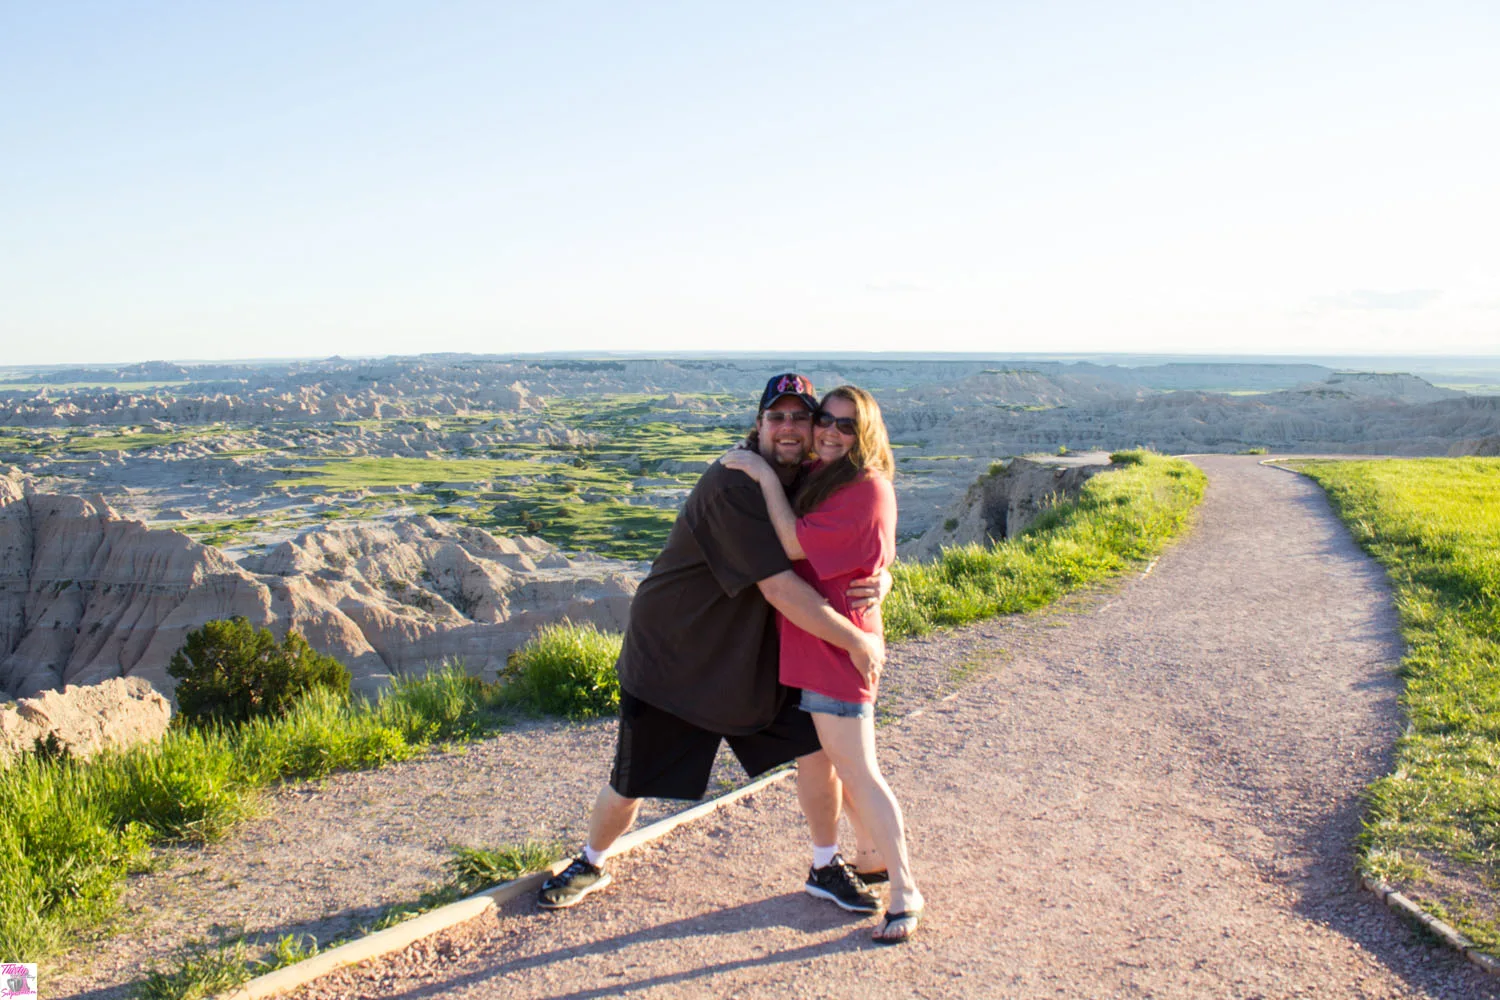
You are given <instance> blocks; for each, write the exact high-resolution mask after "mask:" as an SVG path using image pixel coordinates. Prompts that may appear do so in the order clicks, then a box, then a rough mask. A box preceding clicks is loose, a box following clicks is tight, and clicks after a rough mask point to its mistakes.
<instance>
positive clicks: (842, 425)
mask: <svg viewBox="0 0 1500 1000" xmlns="http://www.w3.org/2000/svg"><path fill="white" fill-rule="evenodd" d="M813 423H815V424H817V425H818V426H819V427H837V428H838V429H839V433H840V434H847V435H849V436H850V437H853V436H854V432H855V431H856V430H858V429H859V427H858V425H857V424H855V422H854V418H853V417H835V416H834V415H833V414H832V413H829V412H828V411H827V410H819V411H818V412H817V414H816V415H815V416H814V417H813Z"/></svg>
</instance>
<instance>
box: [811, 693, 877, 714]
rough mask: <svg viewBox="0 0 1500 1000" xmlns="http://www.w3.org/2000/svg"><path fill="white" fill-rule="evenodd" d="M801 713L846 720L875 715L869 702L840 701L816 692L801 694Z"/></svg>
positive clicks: (873, 705)
mask: <svg viewBox="0 0 1500 1000" xmlns="http://www.w3.org/2000/svg"><path fill="white" fill-rule="evenodd" d="M802 711H804V712H821V713H823V714H824V715H838V716H842V717H843V718H846V719H868V718H871V717H873V716H874V715H875V703H874V702H871V701H840V700H839V699H837V698H830V697H828V696H827V695H826V694H818V692H816V691H807V690H804V691H803V692H802Z"/></svg>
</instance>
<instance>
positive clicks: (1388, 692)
mask: <svg viewBox="0 0 1500 1000" xmlns="http://www.w3.org/2000/svg"><path fill="white" fill-rule="evenodd" d="M1195 461H1197V462H1198V463H1199V464H1200V465H1201V466H1202V468H1203V469H1204V470H1205V471H1206V472H1207V473H1208V475H1209V477H1210V483H1211V485H1210V488H1209V492H1208V496H1207V499H1206V500H1205V502H1204V504H1203V507H1202V511H1201V518H1200V520H1199V523H1198V524H1197V525H1196V527H1195V528H1194V529H1193V530H1192V531H1191V532H1189V533H1188V535H1187V536H1186V537H1185V538H1184V539H1183V540H1182V541H1181V542H1180V543H1179V544H1178V545H1176V546H1174V547H1173V548H1171V549H1170V550H1168V551H1167V552H1166V553H1165V554H1164V555H1163V556H1162V558H1161V559H1160V560H1159V562H1158V563H1157V564H1156V566H1155V568H1154V570H1153V571H1151V572H1150V573H1148V574H1146V575H1144V576H1137V577H1134V578H1132V579H1130V580H1128V581H1127V582H1125V583H1123V584H1121V585H1119V586H1117V587H1115V588H1113V589H1112V590H1110V591H1109V592H1105V593H1100V594H1095V595H1093V596H1091V597H1089V598H1087V599H1085V600H1082V601H1074V602H1070V603H1069V604H1068V606H1066V607H1065V608H1063V609H1061V610H1058V611H1056V612H1054V613H1051V614H1043V615H1034V616H1029V617H1025V618H1013V619H1010V620H1002V621H995V622H990V623H985V624H982V625H979V626H974V627H970V628H966V629H962V630H958V631H955V632H952V633H949V634H946V635H944V636H940V637H937V638H934V639H930V640H927V641H923V642H917V643H909V644H907V645H905V646H903V647H902V648H901V650H900V652H899V656H900V657H901V658H903V659H906V660H907V661H910V660H911V659H912V658H927V659H930V660H931V661H932V662H933V663H934V664H939V665H940V664H944V663H951V662H953V661H955V660H957V659H960V658H963V657H972V656H975V655H981V656H983V657H985V658H986V659H987V660H989V661H990V662H992V663H997V664H1000V666H999V667H998V669H996V670H995V671H994V672H992V673H990V674H988V675H987V676H985V677H984V678H983V679H981V680H978V681H976V682H973V683H970V684H969V685H967V686H965V687H964V688H963V689H962V690H961V692H960V693H959V694H958V695H956V696H955V697H953V698H951V699H948V700H946V701H943V702H940V703H938V704H935V705H932V706H930V707H929V708H927V709H926V710H925V711H921V712H919V713H916V714H914V715H910V716H907V717H906V718H904V719H902V720H901V721H899V722H897V723H896V724H894V725H891V726H887V727H886V728H884V729H883V730H882V731H881V734H880V740H881V745H882V746H881V749H882V758H883V761H884V762H885V765H886V767H887V773H888V775H889V777H890V778H891V781H892V784H893V785H894V786H895V788H896V791H897V793H898V795H899V796H900V798H901V801H902V803H903V805H904V806H905V808H906V813H907V819H908V823H909V828H910V831H911V838H912V843H913V850H914V855H915V863H916V865H917V870H918V873H919V875H920V876H921V878H922V885H923V888H924V890H925V892H926V894H927V897H928V904H929V918H928V920H927V922H926V923H925V924H924V925H923V927H922V928H921V930H920V931H919V933H918V935H917V937H916V938H915V939H914V940H913V941H912V942H910V943H909V944H907V945H905V946H901V947H896V948H880V947H877V946H875V945H873V944H871V943H870V940H869V932H870V927H871V921H869V920H868V919H855V918H853V917H851V916H848V915H845V914H842V913H841V912H840V911H838V910H836V909H834V908H833V907H831V906H830V905H828V904H827V903H821V902H818V901H816V900H813V899H811V898H809V897H808V896H806V895H804V894H803V893H802V892H801V891H800V883H801V876H802V875H803V874H804V869H805V867H806V864H807V847H806V837H805V834H804V831H803V827H802V824H801V820H800V816H799V813H798V811H797V806H796V801H795V798H794V795H793V792H792V789H791V788H790V787H789V786H787V785H778V786H776V787H774V788H773V789H771V790H768V791H766V792H763V793H761V794H759V795H757V796H753V797H751V798H750V799H747V800H745V801H743V802H741V803H738V804H735V805H732V806H730V807H728V808H727V809H726V810H724V811H723V812H721V813H719V814H716V816H715V817H714V818H712V819H710V820H708V821H706V822H703V823H699V824H697V825H694V826H691V827H689V828H686V829H683V830H679V831H677V832H676V833H674V834H672V835H670V836H668V837H667V838H665V839H663V840H662V841H659V842H657V843H656V844H654V845H651V846H648V847H646V848H644V849H642V850H640V851H638V852H637V853H636V854H634V855H632V856H628V857H625V858H621V859H618V860H616V861H615V862H614V871H615V873H616V878H617V882H616V885H615V886H613V887H611V888H610V889H609V890H607V891H605V892H603V893H601V894H599V895H598V896H596V897H593V898H591V899H590V900H589V901H588V902H587V903H586V904H584V905H583V906H580V907H579V908H578V909H577V910H573V911H568V912H563V913H545V914H544V913H539V912H536V911H535V910H534V909H533V908H532V906H531V904H530V901H529V900H523V901H517V902H513V903H510V904H508V905H506V906H504V907H503V908H502V909H501V910H500V911H499V912H498V913H496V914H492V915H490V916H486V917H483V918H480V919H478V920H475V921H472V922H470V923H469V924H466V925H464V926H462V927H460V928H455V929H454V930H453V931H451V932H449V933H447V934H444V935H439V936H437V937H434V938H431V939H429V940H427V941H424V942H420V943H418V944H417V945H414V946H412V947H411V948H409V949H407V950H406V951H405V952H403V953H400V954H398V955H394V956H391V957H389V958H387V959H384V960H381V961H379V962H376V963H373V964H371V965H367V966H364V967H361V968H359V969H356V970H347V971H345V972H342V973H338V974H336V975H334V976H331V977H328V978H326V979H324V980H322V981H320V982H318V983H315V984H313V985H312V986H310V987H308V988H306V989H305V990H304V991H303V992H302V993H301V994H300V995H302V996H306V997H350V996H361V997H381V998H387V997H405V998H416V997H437V996H442V997H507V998H514V1000H521V998H531V997H537V998H540V997H551V998H562V997H567V998H572V1000H583V998H593V997H613V996H622V995H623V996H631V997H731V996H739V997H747V998H748V997H755V998H762V997H795V998H806V997H911V996H918V997H1049V998H1056V997H1089V998H1104V997H1204V998H1251V997H1259V998H1279V997H1319V998H1325V997H1360V998H1366V997H1370V998H1374V997H1381V998H1384V997H1444V998H1455V1000H1457V998H1465V1000H1473V998H1483V997H1495V996H1500V988H1497V987H1500V984H1497V982H1496V981H1495V980H1493V979H1491V978H1489V977H1487V976H1485V975H1484V974H1483V973H1482V972H1480V971H1479V970H1477V969H1474V968H1473V967H1471V966H1469V965H1468V964H1466V963H1464V962H1463V961H1462V960H1461V959H1459V958H1457V957H1456V956H1453V955H1451V954H1449V953H1447V952H1445V951H1442V950H1439V949H1437V948H1435V947H1433V946H1431V945H1428V944H1425V943H1422V942H1421V941H1419V940H1418V939H1417V937H1416V935H1415V934H1414V932H1412V931H1411V930H1409V929H1407V927H1406V926H1405V925H1403V924H1402V923H1400V922H1399V921H1398V920H1397V918H1396V917H1395V916H1394V915H1393V914H1391V913H1390V912H1389V911H1388V910H1386V909H1385V908H1384V907H1383V906H1382V905H1381V904H1380V903H1379V902H1378V901H1377V900H1376V899H1375V898H1374V897H1373V896H1372V895H1370V894H1369V893H1366V892H1363V891H1360V890H1358V889H1357V888H1356V886H1355V882H1354V879H1353V876H1352V871H1353V862H1352V853H1351V843H1352V841H1353V839H1354V837H1355V835H1356V833H1357V832H1358V829H1359V817H1360V802H1359V792H1360V789H1361V788H1362V787H1363V786H1364V785H1366V784H1367V783H1368V782H1369V781H1370V780H1371V779H1373V778H1374V777H1376V776H1378V775H1379V774H1381V773H1383V772H1384V771H1385V770H1386V769H1387V767H1388V764H1389V752H1390V747H1391V745H1392V742H1393V740H1394V739H1395V738H1396V735H1397V733H1398V731H1399V727H1400V717H1399V713H1398V709H1397V705H1396V695H1397V690H1398V687H1397V681H1396V679H1395V677H1394V675H1393V668H1394V666H1395V665H1396V663H1397V661H1398V660H1399V658H1400V655H1401V645H1400V640H1399V638H1398V635H1397V629H1396V620H1395V616H1394V612H1393V610H1392V608H1391V600H1390V594H1389V592H1388V589H1387V587H1386V584H1385V581H1384V577H1383V574H1382V572H1381V571H1380V569H1379V568H1378V567H1377V566H1375V565H1374V564H1373V563H1371V562H1370V561H1369V560H1367V559H1366V558H1365V557H1364V556H1363V555H1362V554H1361V553H1360V552H1359V551H1358V550H1357V549H1356V548H1355V547H1354V545H1353V544H1352V543H1351V542H1350V541H1349V539H1348V536H1347V535H1346V533H1345V532H1344V530H1343V528H1342V527H1341V526H1340V524H1339V522H1338V521H1337V519H1336V518H1335V517H1334V515H1333V514H1332V513H1331V512H1330V510H1329V508H1328V505H1327V503H1326V501H1325V500H1324V498H1323V496H1322V494H1321V492H1320V491H1319V490H1318V489H1317V487H1316V486H1314V485H1313V484H1312V483H1310V482H1308V481H1306V480H1304V479H1302V478H1300V477H1297V476H1294V475H1291V474H1289V473H1287V472H1284V471H1280V470H1277V469H1273V468H1267V467H1263V466H1261V465H1259V464H1258V463H1257V462H1256V461H1255V460H1254V459H1250V458H1240V457H1227V456H1218V457H1205V458H1201V459H1195ZM538 794H541V792H540V790H539V791H538Z"/></svg>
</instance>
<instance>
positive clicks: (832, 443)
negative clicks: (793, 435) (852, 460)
mask: <svg viewBox="0 0 1500 1000" xmlns="http://www.w3.org/2000/svg"><path fill="white" fill-rule="evenodd" d="M823 412H824V413H826V414H828V415H830V416H832V417H834V418H835V419H837V418H839V417H845V418H848V419H851V420H852V419H854V418H855V416H856V410H855V408H854V404H853V403H851V402H850V401H849V400H847V399H843V398H841V397H839V396H834V397H832V398H830V399H827V400H825V401H824V403H823ZM853 446H854V435H853V434H845V433H844V432H843V431H841V430H839V427H838V424H836V423H833V422H831V421H830V422H829V424H828V426H827V427H821V426H820V427H815V428H814V429H813V450H814V451H815V452H817V455H818V458H820V459H822V460H823V461H824V462H836V461H838V460H839V459H841V458H843V457H844V456H845V455H847V454H849V449H850V448H852V447H853Z"/></svg>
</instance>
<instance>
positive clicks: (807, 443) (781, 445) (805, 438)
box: [755, 396, 812, 468]
mask: <svg viewBox="0 0 1500 1000" xmlns="http://www.w3.org/2000/svg"><path fill="white" fill-rule="evenodd" d="M755 427H756V430H758V431H759V432H760V454H761V457H762V458H764V459H765V460H766V461H767V462H770V463H771V464H772V465H774V466H778V467H782V468H785V467H787V466H795V465H800V464H801V463H802V461H803V460H804V459H806V458H807V453H808V451H809V449H811V448H812V411H811V410H809V409H808V408H807V405H806V404H805V403H803V402H802V400H800V399H798V398H797V397H796V396H782V397H781V398H780V399H778V400H777V401H776V402H774V403H772V404H771V405H770V406H769V407H767V408H766V410H765V412H763V413H762V414H761V415H760V416H759V417H757V418H756V421H755Z"/></svg>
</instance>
